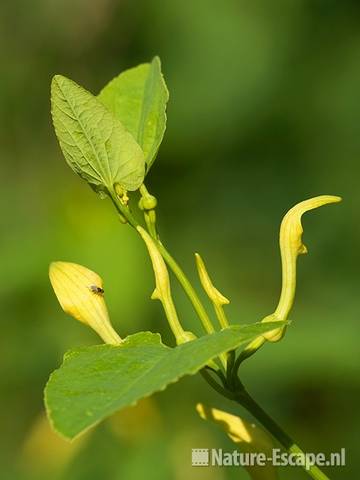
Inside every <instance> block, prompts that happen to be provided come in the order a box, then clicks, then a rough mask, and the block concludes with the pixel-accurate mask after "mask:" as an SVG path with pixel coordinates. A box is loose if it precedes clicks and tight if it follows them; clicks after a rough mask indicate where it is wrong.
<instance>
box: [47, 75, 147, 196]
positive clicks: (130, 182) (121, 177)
mask: <svg viewBox="0 0 360 480" xmlns="http://www.w3.org/2000/svg"><path fill="white" fill-rule="evenodd" d="M51 112H52V117H53V123H54V127H55V132H56V135H57V137H58V140H59V143H60V147H61V149H62V151H63V154H64V156H65V159H66V161H67V163H68V164H69V165H70V167H71V168H72V169H73V170H74V171H75V172H76V173H77V174H78V175H80V177H82V178H83V179H84V180H86V181H87V182H88V183H89V184H90V185H91V186H92V188H94V189H95V190H96V191H99V192H106V191H107V190H109V191H111V190H112V189H113V186H114V184H115V183H119V184H120V185H121V187H123V188H124V189H125V190H136V189H137V188H139V186H140V185H141V183H142V182H143V179H144V169H145V163H144V157H143V152H142V150H141V148H140V147H139V145H138V144H137V143H136V141H135V140H134V138H133V137H132V136H131V135H130V134H129V133H128V132H127V131H126V130H125V128H124V126H123V125H122V124H121V122H120V121H119V120H118V119H117V118H115V116H114V115H113V114H112V113H111V112H109V111H108V110H107V109H106V108H105V107H104V105H103V104H102V103H101V102H100V101H99V100H98V99H97V98H96V97H94V96H93V95H92V94H91V93H89V92H87V91H86V90H84V89H83V88H82V87H80V86H79V85H77V84H76V83H75V82H73V81H72V80H69V79H68V78H65V77H63V76H61V75H56V76H55V77H54V78H53V81H52V84H51Z"/></svg>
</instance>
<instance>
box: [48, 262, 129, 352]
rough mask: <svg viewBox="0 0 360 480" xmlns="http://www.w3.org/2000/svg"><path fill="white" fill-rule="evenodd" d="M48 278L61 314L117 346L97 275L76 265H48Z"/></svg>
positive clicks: (119, 340)
mask: <svg viewBox="0 0 360 480" xmlns="http://www.w3.org/2000/svg"><path fill="white" fill-rule="evenodd" d="M49 277H50V282H51V285H52V287H53V289H54V292H55V295H56V296H57V299H58V300H59V303H60V305H61V307H62V309H63V310H64V312H66V313H68V314H69V315H71V316H72V317H74V318H76V320H79V321H80V322H82V323H85V324H86V325H88V326H89V327H91V328H92V329H93V330H95V332H96V333H97V334H98V335H99V336H100V337H101V338H102V339H103V340H104V342H105V343H110V344H113V345H117V344H119V343H120V342H121V338H120V337H119V335H118V334H117V333H116V332H115V330H114V329H113V327H112V325H111V323H110V319H109V314H108V311H107V308H106V304H105V300H104V296H103V295H104V290H103V281H102V279H101V277H99V275H98V274H97V273H95V272H93V271H91V270H89V269H88V268H86V267H83V266H82V265H78V264H77V263H70V262H52V263H51V264H50V268H49Z"/></svg>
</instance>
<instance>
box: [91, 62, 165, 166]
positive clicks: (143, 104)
mask: <svg viewBox="0 0 360 480" xmlns="http://www.w3.org/2000/svg"><path fill="white" fill-rule="evenodd" d="M98 98H99V100H100V101H101V102H103V104H104V105H105V106H106V107H107V108H108V109H109V110H111V111H112V112H113V113H114V114H115V115H116V116H117V118H119V120H120V121H121V122H122V124H123V125H124V126H125V128H126V129H127V130H128V131H129V132H130V133H131V134H132V135H133V137H134V138H135V140H136V141H137V142H138V144H139V145H140V146H141V148H142V149H143V151H144V155H145V162H146V165H147V169H149V168H150V167H151V165H152V163H153V162H154V160H155V157H156V154H157V152H158V150H159V147H160V144H161V142H162V139H163V136H164V132H165V128H166V104H167V101H168V99H169V93H168V90H167V88H166V84H165V81H164V78H163V75H162V73H161V64H160V59H159V57H155V58H154V59H153V61H152V62H151V63H144V64H141V65H138V66H137V67H135V68H131V69H129V70H126V71H125V72H122V73H121V74H120V75H119V76H117V77H116V78H114V79H113V80H112V81H111V82H110V83H108V84H107V85H106V87H104V88H103V90H102V91H101V92H100V94H99V97H98Z"/></svg>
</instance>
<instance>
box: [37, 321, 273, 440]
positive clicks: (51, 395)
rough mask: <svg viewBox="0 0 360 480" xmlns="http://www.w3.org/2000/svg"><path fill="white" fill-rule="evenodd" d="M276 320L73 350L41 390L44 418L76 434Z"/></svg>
mask: <svg viewBox="0 0 360 480" xmlns="http://www.w3.org/2000/svg"><path fill="white" fill-rule="evenodd" d="M274 326H276V327H278V323H276V324H271V323H257V324H253V325H244V326H240V325H235V326H231V327H229V328H227V329H224V330H222V331H221V332H217V333H213V334H211V335H206V336H204V337H201V338H199V339H197V340H193V341H190V342H188V343H184V344H182V345H180V346H177V347H175V348H169V347H167V346H165V345H163V344H162V343H161V338H160V335H159V334H154V333H150V332H141V333H137V334H135V335H130V336H129V337H127V338H126V339H125V340H124V341H123V343H122V344H121V345H119V346H114V345H96V346H92V347H84V348H79V349H76V350H72V351H70V352H69V353H67V354H66V355H65V357H64V362H63V364H62V366H61V367H60V368H59V369H58V370H56V371H55V372H54V373H53V374H52V375H51V377H50V379H49V382H48V384H47V386H46V389H45V402H46V407H47V412H48V416H49V418H50V421H51V422H52V424H53V427H54V428H55V430H57V431H58V432H59V433H61V434H62V435H63V436H65V437H67V438H74V437H75V436H76V435H78V434H79V433H81V432H83V431H84V430H86V429H87V428H89V427H91V426H93V425H95V424H96V423H98V422H99V421H101V420H102V419H104V418H105V417H107V416H109V415H111V414H112V413H114V412H115V411H116V410H119V409H121V408H123V407H125V406H128V405H132V404H134V403H136V402H137V401H138V400H139V399H140V398H143V397H147V396H149V395H151V394H153V393H154V392H157V391H160V390H164V389H165V388H166V386H167V385H169V384H170V383H174V382H176V381H177V380H179V378H181V377H183V376H184V375H192V374H195V373H196V372H198V371H199V370H200V369H201V368H203V367H204V366H205V365H206V364H208V363H209V361H210V360H211V359H213V358H214V357H216V356H218V355H220V354H221V353H224V352H227V351H228V350H232V349H235V348H237V347H239V346H240V345H245V344H247V343H248V342H250V341H251V340H253V339H254V338H256V337H257V336H259V335H262V334H264V333H265V332H267V331H270V330H271V329H273V328H274Z"/></svg>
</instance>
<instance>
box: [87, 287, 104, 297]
mask: <svg viewBox="0 0 360 480" xmlns="http://www.w3.org/2000/svg"><path fill="white" fill-rule="evenodd" d="M89 288H90V290H91V291H92V292H93V293H95V295H104V290H103V289H102V288H101V287H98V286H97V285H90V287H89Z"/></svg>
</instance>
